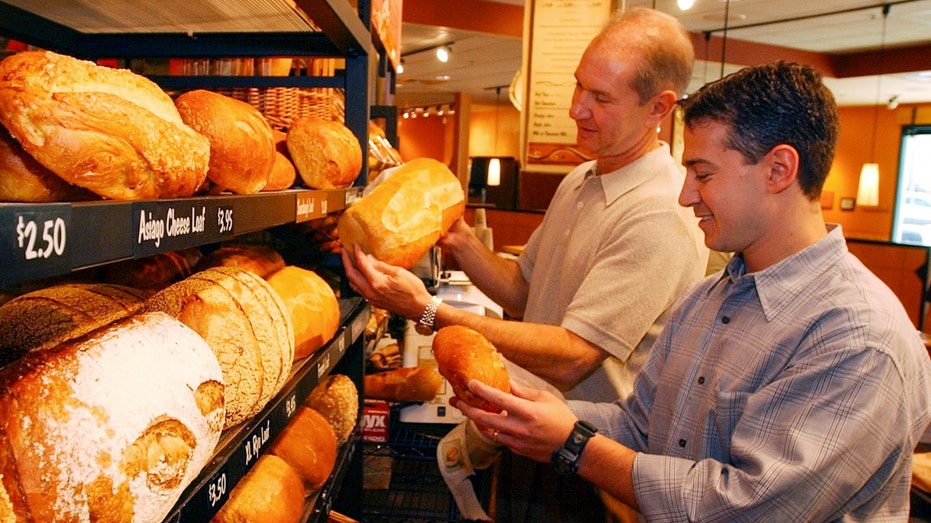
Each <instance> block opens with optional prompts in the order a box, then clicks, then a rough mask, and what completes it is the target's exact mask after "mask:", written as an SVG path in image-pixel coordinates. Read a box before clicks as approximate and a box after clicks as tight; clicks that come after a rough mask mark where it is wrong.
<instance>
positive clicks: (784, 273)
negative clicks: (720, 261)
mask: <svg viewBox="0 0 931 523" xmlns="http://www.w3.org/2000/svg"><path fill="white" fill-rule="evenodd" d="M827 231H828V234H827V235H825V236H824V237H822V238H821V239H819V240H818V241H816V242H815V243H813V244H811V245H809V246H808V247H806V248H804V249H802V250H801V251H799V252H797V253H795V254H793V255H792V256H789V257H788V258H785V259H784V260H781V261H779V262H777V263H776V264H774V265H772V266H770V267H767V268H765V269H763V270H762V271H758V272H755V273H751V274H747V273H746V271H747V266H746V264H745V263H744V259H743V256H739V255H738V256H734V257H733V258H732V259H731V261H730V262H729V263H728V264H727V268H726V270H725V271H724V274H723V275H722V278H730V279H731V281H733V283H734V285H741V284H742V282H744V281H748V284H750V285H754V286H755V287H756V293H757V296H759V299H760V305H761V307H762V308H763V314H765V315H766V320H767V321H772V319H773V318H775V317H776V316H777V315H778V314H779V312H780V311H782V310H783V309H784V308H785V307H786V306H788V305H789V303H791V302H792V300H793V299H794V296H795V294H796V291H797V290H798V289H800V288H802V287H805V286H807V285H809V284H811V282H812V281H814V280H816V279H818V278H820V277H821V276H822V275H823V274H824V273H825V272H827V271H829V270H832V269H833V267H835V266H836V264H837V262H838V261H839V260H840V259H841V258H842V257H843V256H845V255H846V254H847V241H846V240H845V239H844V233H843V231H842V229H841V226H840V225H837V224H828V225H827Z"/></svg>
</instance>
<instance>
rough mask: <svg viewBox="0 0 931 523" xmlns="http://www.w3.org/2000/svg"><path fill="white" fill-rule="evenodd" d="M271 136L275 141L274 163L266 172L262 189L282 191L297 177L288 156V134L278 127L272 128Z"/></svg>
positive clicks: (292, 183)
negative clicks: (270, 169)
mask: <svg viewBox="0 0 931 523" xmlns="http://www.w3.org/2000/svg"><path fill="white" fill-rule="evenodd" d="M272 137H273V139H274V141H275V165H274V166H273V167H272V171H271V173H269V174H268V183H267V184H265V188H264V189H262V190H263V191H282V190H284V189H288V188H290V187H291V186H292V185H294V180H296V179H297V170H296V169H295V168H294V164H293V163H291V158H289V157H288V144H287V142H286V139H287V137H288V135H287V134H286V133H284V132H282V131H279V130H278V129H274V128H272Z"/></svg>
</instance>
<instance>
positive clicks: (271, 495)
mask: <svg viewBox="0 0 931 523" xmlns="http://www.w3.org/2000/svg"><path fill="white" fill-rule="evenodd" d="M303 513H304V485H303V484H302V483H301V477H300V476H298V474H297V472H295V471H294V469H293V468H292V467H291V465H288V463H287V462H286V461H285V460H283V459H281V458H279V457H278V456H276V455H274V454H263V455H262V456H261V457H259V460H258V461H256V462H255V466H254V467H252V470H250V471H249V473H248V474H246V475H245V477H243V478H242V480H241V481H240V482H239V483H237V484H236V487H235V488H233V491H232V492H230V497H229V499H227V500H226V503H224V504H223V507H222V508H220V511H219V512H217V514H216V515H215V516H214V517H213V519H211V520H210V521H211V523H298V522H299V521H301V518H302V517H303Z"/></svg>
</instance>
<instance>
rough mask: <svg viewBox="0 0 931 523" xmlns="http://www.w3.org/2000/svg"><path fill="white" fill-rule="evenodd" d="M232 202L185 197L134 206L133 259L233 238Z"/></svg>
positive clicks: (145, 202)
mask: <svg viewBox="0 0 931 523" xmlns="http://www.w3.org/2000/svg"><path fill="white" fill-rule="evenodd" d="M233 219H234V217H233V207H232V205H228V200H224V199H212V198H185V199H176V200H157V201H142V202H136V203H134V204H133V234H134V237H133V240H134V241H133V243H134V245H133V256H134V257H136V258H142V257H145V256H151V255H153V254H158V253H160V252H168V251H177V250H179V249H186V248H188V247H196V246H198V245H203V244H206V243H213V242H217V241H220V240H222V239H224V238H226V237H230V236H232V235H233V225H234V220H233Z"/></svg>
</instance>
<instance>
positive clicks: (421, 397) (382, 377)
mask: <svg viewBox="0 0 931 523" xmlns="http://www.w3.org/2000/svg"><path fill="white" fill-rule="evenodd" d="M442 385H443V376H440V373H439V372H437V371H436V369H431V368H430V367H404V368H401V369H392V370H386V371H384V372H376V373H374V374H366V375H365V397H366V398H367V399H374V400H385V401H399V402H405V401H430V400H432V399H433V398H435V397H436V395H437V394H438V393H439V392H440V386H442Z"/></svg>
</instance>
